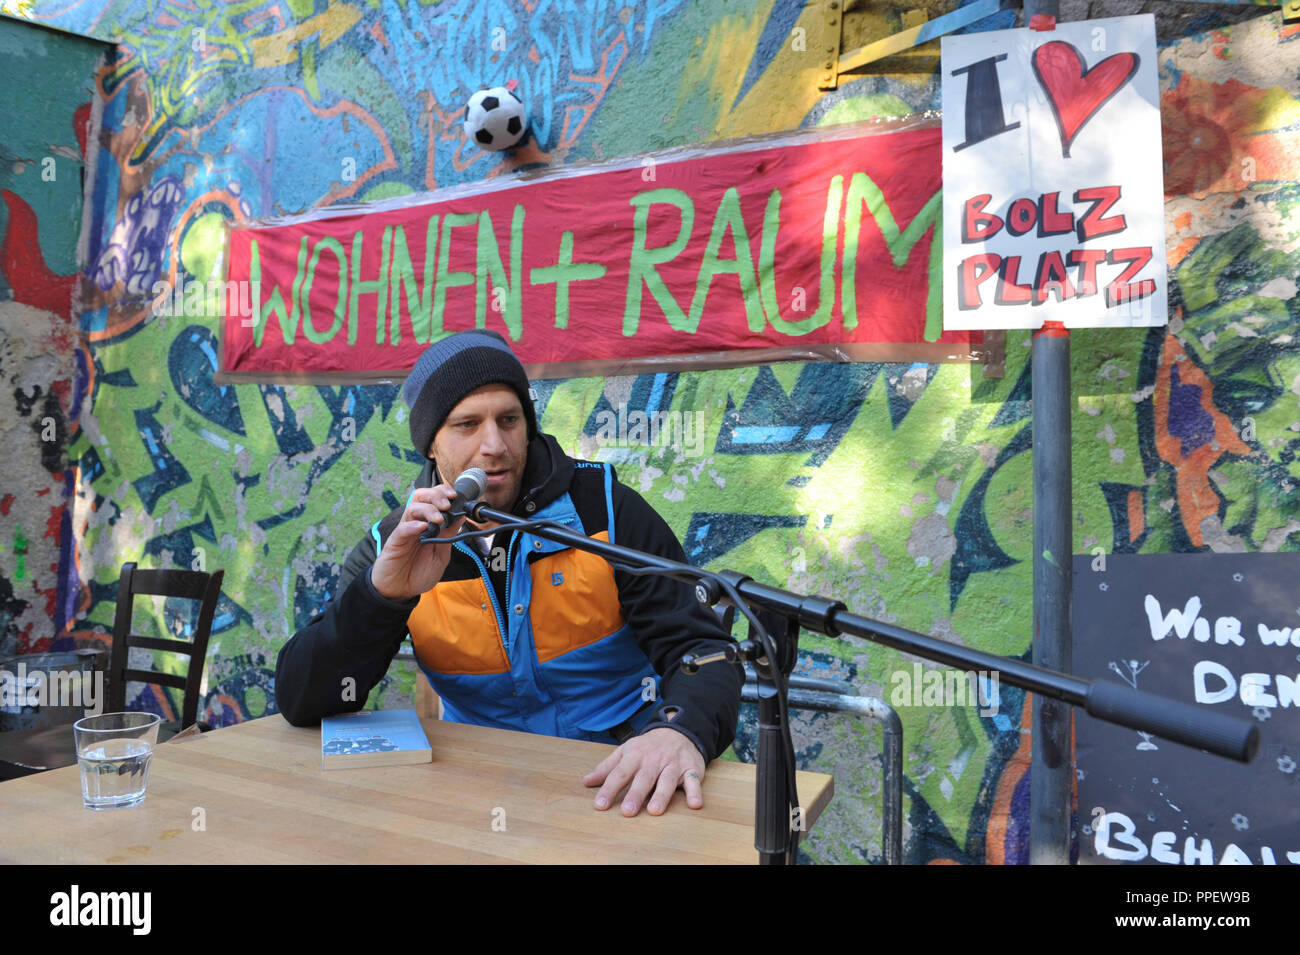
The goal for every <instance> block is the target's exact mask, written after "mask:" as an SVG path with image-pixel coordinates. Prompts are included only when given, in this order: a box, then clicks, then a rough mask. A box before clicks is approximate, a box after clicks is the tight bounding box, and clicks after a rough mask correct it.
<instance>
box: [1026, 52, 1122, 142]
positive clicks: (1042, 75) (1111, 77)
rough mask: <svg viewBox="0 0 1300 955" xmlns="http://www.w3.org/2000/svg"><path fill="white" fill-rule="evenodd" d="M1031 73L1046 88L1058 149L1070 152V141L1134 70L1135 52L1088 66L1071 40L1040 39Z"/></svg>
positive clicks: (1107, 58) (1117, 54) (1114, 56)
mask: <svg viewBox="0 0 1300 955" xmlns="http://www.w3.org/2000/svg"><path fill="white" fill-rule="evenodd" d="M1033 62H1034V75H1035V76H1037V77H1038V82H1039V83H1040V84H1042V87H1043V89H1044V90H1045V91H1046V92H1047V99H1048V102H1050V103H1051V104H1052V112H1053V113H1055V114H1056V128H1057V129H1058V130H1060V133H1061V153H1062V155H1064V156H1067V157H1068V156H1069V155H1070V144H1071V143H1072V142H1074V137H1075V136H1077V135H1079V130H1081V129H1083V127H1084V125H1085V124H1086V123H1087V122H1088V120H1090V119H1092V118H1093V116H1095V115H1097V111H1098V110H1099V109H1101V108H1102V106H1103V105H1104V104H1105V103H1106V101H1107V100H1108V99H1110V98H1111V97H1112V96H1114V95H1115V94H1116V93H1118V92H1119V90H1120V87H1122V86H1123V85H1124V84H1125V83H1127V82H1128V81H1129V80H1131V79H1132V78H1133V74H1134V73H1136V72H1137V68H1138V55H1137V54H1136V53H1116V54H1114V55H1113V56H1108V57H1106V59H1104V60H1102V61H1101V62H1100V63H1098V64H1097V65H1096V66H1094V67H1093V68H1092V69H1090V70H1085V69H1084V62H1083V56H1082V55H1081V54H1080V53H1079V51H1078V50H1077V49H1075V47H1074V46H1073V44H1070V43H1066V42H1064V41H1063V40H1053V41H1052V42H1050V43H1044V44H1043V45H1042V46H1040V47H1039V48H1038V49H1037V50H1035V51H1034V59H1033Z"/></svg>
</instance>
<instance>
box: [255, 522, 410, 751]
mask: <svg viewBox="0 0 1300 955" xmlns="http://www.w3.org/2000/svg"><path fill="white" fill-rule="evenodd" d="M374 562H375V542H374V540H373V539H371V538H369V537H367V538H365V539H363V540H362V541H361V542H360V543H358V544H357V546H356V547H354V548H352V552H351V553H350V554H348V557H347V560H346V561H344V563H343V570H342V572H341V573H340V574H339V593H338V596H336V597H335V598H334V599H333V600H331V601H330V602H329V603H328V604H326V605H325V608H324V609H323V610H322V611H321V612H320V613H318V614H316V616H314V617H312V618H311V620H310V622H308V623H307V625H306V626H304V627H303V628H302V629H301V630H299V631H298V632H297V633H295V634H294V635H293V636H292V637H290V638H289V641H288V642H287V643H286V644H285V645H284V646H283V647H281V648H280V655H279V657H278V658H277V660H276V664H275V700H276V704H277V706H278V707H279V709H280V712H281V713H282V714H283V715H284V718H285V719H286V720H288V721H289V722H290V723H292V724H293V725H294V726H312V725H314V724H316V723H319V722H320V720H321V717H323V716H333V715H335V714H337V713H352V712H355V711H356V710H359V709H361V708H362V707H363V706H364V705H365V702H366V697H367V696H369V695H370V691H371V690H372V689H373V688H374V687H375V684H377V683H378V682H379V681H380V680H381V679H383V676H384V673H385V672H387V670H388V665H389V664H390V663H392V661H393V657H394V656H396V655H397V650H398V647H400V646H401V643H402V640H403V639H404V638H405V637H406V620H407V617H409V616H410V614H411V611H412V610H414V609H415V605H416V604H417V603H418V602H419V600H418V598H413V599H411V600H407V601H396V600H389V599H388V598H387V597H385V596H383V595H382V594H380V593H379V592H378V591H376V590H375V588H374V586H373V585H372V584H371V582H370V567H371V565H372V564H373V563H374ZM349 680H350V681H351V683H349V682H348V681H349Z"/></svg>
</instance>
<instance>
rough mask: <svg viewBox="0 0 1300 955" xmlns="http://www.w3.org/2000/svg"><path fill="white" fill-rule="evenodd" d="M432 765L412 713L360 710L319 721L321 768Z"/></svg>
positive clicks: (406, 711)
mask: <svg viewBox="0 0 1300 955" xmlns="http://www.w3.org/2000/svg"><path fill="white" fill-rule="evenodd" d="M430 762H433V749H432V747H430V746H429V737H428V736H426V735H425V732H424V727H423V726H421V725H420V718H419V717H418V716H416V715H415V710H360V711H358V712H356V713H344V714H342V715H340V716H327V717H325V718H324V719H322V720H321V721H320V765H321V769H353V768H363V767H367V766H402V765H405V764H408V763H430Z"/></svg>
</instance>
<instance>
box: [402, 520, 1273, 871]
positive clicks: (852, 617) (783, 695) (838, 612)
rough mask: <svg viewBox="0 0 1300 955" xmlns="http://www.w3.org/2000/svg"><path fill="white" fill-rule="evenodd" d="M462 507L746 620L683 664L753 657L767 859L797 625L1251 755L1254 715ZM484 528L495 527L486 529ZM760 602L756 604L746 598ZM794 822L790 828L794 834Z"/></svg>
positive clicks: (429, 536)
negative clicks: (652, 578)
mask: <svg viewBox="0 0 1300 955" xmlns="http://www.w3.org/2000/svg"><path fill="white" fill-rule="evenodd" d="M465 514H466V516H467V517H469V519H470V520H472V521H474V522H475V523H484V522H488V521H491V522H495V523H497V524H500V525H502V526H504V527H508V528H512V529H514V530H518V531H527V532H528V533H530V534H533V535H534V536H536V537H541V538H543V539H545V540H549V541H554V542H556V543H560V544H567V545H569V546H570V547H573V548H575V549H578V550H583V551H587V552H589V553H592V554H596V555H598V556H600V557H603V558H605V560H607V561H609V562H610V563H611V564H613V565H614V566H615V567H618V568H621V569H622V570H624V571H626V572H628V573H632V574H638V575H639V574H660V575H663V576H665V577H671V578H672V579H674V580H680V581H682V582H684V583H688V584H693V585H694V587H695V597H696V599H697V600H699V601H700V602H701V603H703V604H706V605H708V606H710V607H713V606H717V605H718V604H719V603H724V604H726V605H728V606H730V607H734V608H735V609H736V610H737V611H739V612H740V613H741V614H742V615H744V617H745V618H746V619H747V620H748V621H749V628H750V629H749V633H750V639H748V640H745V641H742V642H741V643H738V644H732V645H729V646H728V647H727V648H726V649H725V650H724V651H722V652H720V653H716V654H708V655H706V656H695V655H693V654H688V655H687V656H686V657H684V658H683V660H682V664H681V665H682V669H683V670H684V671H685V672H687V673H694V672H696V671H697V670H698V669H699V668H700V667H701V666H704V665H707V664H709V663H714V662H722V661H726V662H729V663H738V662H741V661H752V662H753V663H754V668H755V671H756V672H757V674H758V681H759V735H758V766H757V775H758V778H757V791H756V797H755V798H756V803H755V814H754V848H755V849H757V850H758V852H759V862H760V863H761V864H766V865H781V864H794V863H795V861H796V853H797V849H798V833H799V831H800V829H802V809H801V807H800V806H799V805H798V794H797V789H796V786H795V762H794V749H793V746H792V745H791V741H790V720H789V712H788V699H787V681H788V678H789V676H790V673H791V672H792V671H793V669H794V666H795V662H796V658H797V653H798V640H799V630H800V629H801V628H805V627H806V628H807V629H809V630H812V631H815V632H817V633H823V634H826V635H827V636H831V637H839V636H842V635H845V634H848V635H851V636H856V637H861V638H863V639H866V640H870V641H872V642H875V643H880V644H883V645H884V646H887V647H892V648H894V649H896V650H901V651H903V652H905V653H910V654H913V655H916V656H921V657H925V658H926V659H929V660H934V661H936V662H938V663H942V664H945V665H947V666H952V667H958V668H961V669H965V670H996V671H998V673H999V679H1000V680H1002V681H1005V682H1007V683H1009V684H1011V685H1012V686H1016V687H1020V688H1021V689H1024V690H1028V691H1030V692H1031V693H1037V694H1040V695H1042V696H1046V697H1050V698H1052V699H1056V700H1060V701H1062V702H1064V703H1068V704H1070V705H1071V706H1081V707H1083V708H1084V710H1085V711H1086V712H1087V713H1088V714H1089V715H1091V716H1093V717H1096V718H1097V719H1101V720H1104V721H1106V722H1108V723H1114V724H1116V725H1119V726H1125V727H1128V728H1130V729H1135V730H1142V731H1145V732H1150V733H1153V734H1155V735H1157V736H1162V737H1164V738H1165V739H1168V740H1172V741H1174V742H1178V743H1184V744H1186V745H1188V746H1193V747H1196V748H1198V749H1204V750H1207V751H1209V752H1211V753H1215V754H1217V755H1220V756H1224V757H1226V758H1228V759H1232V760H1236V761H1238V762H1242V763H1248V762H1250V761H1251V759H1253V758H1254V755H1255V751H1256V750H1257V749H1258V748H1259V728H1258V727H1257V726H1256V725H1255V724H1254V723H1252V722H1249V721H1247V720H1243V719H1239V718H1237V717H1231V716H1225V715H1223V714H1220V713H1214V712H1211V711H1208V710H1205V709H1203V708H1201V707H1198V706H1196V705H1195V704H1192V703H1183V702H1180V701H1176V700H1169V699H1165V698H1163V697H1159V696H1155V695H1153V694H1150V693H1142V692H1140V691H1138V690H1133V689H1130V688H1129V687H1127V686H1121V685H1119V684H1114V683H1104V682H1101V681H1090V680H1083V679H1080V678H1079V677H1076V676H1071V675H1070V674H1068V673H1060V672H1058V671H1056V670H1049V669H1046V668H1044V667H1037V666H1034V665H1033V664H1031V663H1025V662H1024V661H1022V660H1016V659H1012V658H1009V657H1000V656H995V655H994V654H991V653H985V652H983V651H980V650H972V649H970V648H968V647H962V646H958V645H956V644H951V643H947V642H945V641H943V640H939V639H937V638H935V637H930V636H926V635H925V634H920V633H916V632H914V631H911V630H906V629H904V628H902V627H895V626H893V625H891V624H887V623H882V622H880V621H877V620H872V619H870V618H868V617H861V616H858V615H857V614H852V613H849V612H848V608H847V607H846V606H845V604H844V603H843V602H841V601H838V600H829V599H827V598H825V597H815V596H805V595H802V594H797V593H794V592H792V591H788V590H782V589H780V588H778V587H770V586H768V585H766V584H760V583H758V582H756V581H754V580H753V579H751V578H749V577H746V576H744V575H743V574H738V573H736V572H735V571H727V570H724V571H718V572H715V571H709V570H703V569H701V568H699V567H694V566H692V565H690V564H684V563H681V562H680V561H675V560H669V559H668V558H666V557H660V556H658V555H655V554H647V553H644V552H643V551H639V550H633V549H632V548H630V547H622V546H620V545H617V544H610V543H606V542H605V541H600V540H595V539H593V538H590V537H587V536H586V535H585V534H583V533H581V532H579V531H575V530H573V529H572V528H570V527H567V526H565V525H563V524H560V523H557V522H555V521H549V520H525V519H522V518H519V517H516V516H515V515H514V514H510V513H508V512H506V511H500V510H497V509H495V508H491V507H488V506H487V505H486V504H485V503H484V502H482V501H470V502H468V503H467V504H466V505H465ZM440 530H441V529H440V528H435V526H434V525H430V530H429V531H428V532H426V533H425V534H423V535H421V537H420V542H421V543H443V544H448V543H454V542H455V541H458V540H462V539H464V538H466V537H476V536H479V534H480V533H482V532H477V531H471V532H469V533H461V534H457V535H455V536H452V537H440V536H439V533H440ZM486 533H492V531H488V532H486ZM751 603H752V604H755V605H757V606H758V607H759V608H760V609H759V611H758V612H755V611H754V610H753V609H752V608H751V607H750V604H751ZM792 831H793V835H792Z"/></svg>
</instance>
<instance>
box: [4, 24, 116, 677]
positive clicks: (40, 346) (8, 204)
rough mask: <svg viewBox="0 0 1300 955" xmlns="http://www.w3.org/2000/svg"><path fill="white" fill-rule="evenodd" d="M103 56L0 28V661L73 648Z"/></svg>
mask: <svg viewBox="0 0 1300 955" xmlns="http://www.w3.org/2000/svg"><path fill="white" fill-rule="evenodd" d="M106 49H107V45H106V44H104V43H101V42H98V41H95V40H90V39H86V38H83V37H75V36H69V35H66V34H63V33H59V32H55V31H53V30H49V29H47V28H45V27H40V26H33V25H31V24H29V23H26V22H24V21H22V20H19V19H9V18H5V17H0V88H2V89H4V91H5V107H4V109H3V110H0V444H2V445H3V448H4V463H3V465H0V473H2V474H3V481H0V659H3V658H7V657H10V656H14V655H16V654H25V653H32V652H43V651H47V650H50V649H62V648H63V646H64V645H67V644H69V643H70V642H73V641H72V640H71V638H70V637H69V636H68V634H67V631H68V627H69V625H70V624H71V623H72V619H73V612H72V611H73V603H72V600H73V598H74V597H75V595H76V592H77V589H78V586H79V584H78V580H77V574H76V561H75V549H74V545H73V534H72V516H71V513H70V512H69V509H68V503H69V500H70V498H71V496H72V493H73V487H74V484H75V470H74V466H73V463H72V462H70V460H69V455H68V442H69V438H70V433H71V428H72V425H71V422H73V421H74V420H75V419H76V417H77V415H78V413H79V410H80V408H81V406H82V399H83V397H84V376H82V375H79V374H78V371H77V369H78V363H79V358H80V357H81V356H79V354H78V349H77V346H76V342H77V336H76V334H75V333H74V330H73V326H72V325H71V324H70V322H71V318H72V305H73V295H74V290H75V286H76V283H77V272H78V262H79V259H78V240H79V237H80V235H81V222H82V214H83V211H84V204H83V202H82V189H83V185H82V184H83V179H84V176H85V159H84V157H85V155H86V152H87V137H88V136H89V134H90V130H91V128H92V125H93V117H92V112H93V87H94V77H95V72H96V70H97V69H98V66H99V64H100V63H101V62H102V61H103V59H104V54H105V51H106Z"/></svg>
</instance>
